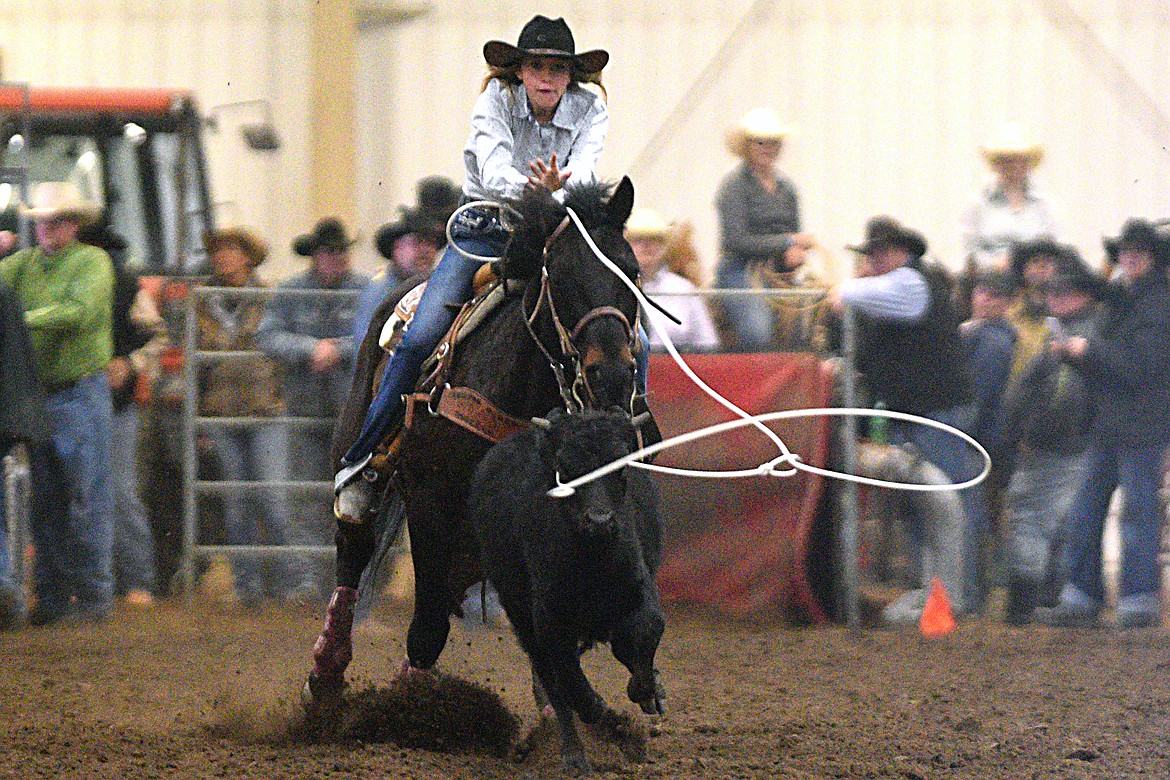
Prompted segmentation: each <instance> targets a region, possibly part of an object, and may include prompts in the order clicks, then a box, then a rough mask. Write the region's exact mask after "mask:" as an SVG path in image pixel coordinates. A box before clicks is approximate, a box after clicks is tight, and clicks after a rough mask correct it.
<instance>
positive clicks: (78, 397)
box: [29, 373, 114, 621]
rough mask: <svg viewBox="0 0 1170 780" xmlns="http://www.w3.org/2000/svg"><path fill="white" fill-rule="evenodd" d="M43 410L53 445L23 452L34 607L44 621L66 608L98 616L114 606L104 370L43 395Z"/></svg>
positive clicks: (107, 397)
mask: <svg viewBox="0 0 1170 780" xmlns="http://www.w3.org/2000/svg"><path fill="white" fill-rule="evenodd" d="M45 411H46V413H47V414H48V416H49V419H51V420H52V421H53V430H54V433H53V442H52V444H47V445H39V446H34V447H31V448H30V452H29V460H30V466H31V470H32V517H31V529H30V530H31V532H32V540H33V546H34V548H35V549H36V559H35V563H34V565H33V593H34V594H35V596H36V600H37V612H38V613H40V615H41V616H42V618H43V619H45V620H47V621H52V620H55V619H58V618H60V617H63V616H65V615H67V614H68V613H70V612H72V611H74V610H76V611H77V612H79V613H81V614H82V615H86V616H91V617H101V616H104V615H105V614H106V613H108V612H109V611H110V609H111V608H112V607H113V603H114V576H113V551H114V521H113V515H112V512H111V495H112V494H111V492H110V429H111V417H112V415H113V409H112V408H111V405H110V385H109V382H108V381H107V379H106V375H105V373H99V374H94V375H93V376H90V377H87V378H85V379H82V380H81V381H80V382H78V383H77V384H76V385H74V386H73V387H71V388H68V389H66V390H62V391H60V392H57V393H52V394H50V395H49V397H48V399H47V401H46V404H45ZM74 599H76V604H74V603H72V602H73V600H74Z"/></svg>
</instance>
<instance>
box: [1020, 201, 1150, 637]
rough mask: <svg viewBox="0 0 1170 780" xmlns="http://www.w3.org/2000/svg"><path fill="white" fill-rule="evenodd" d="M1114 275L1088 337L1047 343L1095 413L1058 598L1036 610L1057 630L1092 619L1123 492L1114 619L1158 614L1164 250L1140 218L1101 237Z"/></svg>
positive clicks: (1146, 621)
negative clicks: (1107, 531)
mask: <svg viewBox="0 0 1170 780" xmlns="http://www.w3.org/2000/svg"><path fill="white" fill-rule="evenodd" d="M1105 248H1106V251H1107V252H1108V253H1109V254H1110V255H1111V256H1113V257H1115V258H1116V263H1117V267H1118V270H1119V279H1118V281H1117V283H1116V286H1115V288H1114V289H1113V290H1111V293H1110V295H1109V298H1108V300H1107V301H1106V309H1105V316H1104V320H1103V322H1102V324H1101V327H1100V329H1099V330H1098V331H1097V333H1096V334H1091V335H1090V336H1089V337H1085V336H1068V337H1066V338H1062V339H1058V340H1054V341H1053V350H1054V351H1055V352H1056V353H1057V354H1058V355H1059V356H1060V358H1061V359H1062V360H1065V361H1068V362H1069V363H1070V364H1071V365H1072V366H1073V367H1074V368H1076V369H1077V370H1078V371H1080V373H1081V375H1082V376H1083V377H1084V380H1085V384H1086V386H1087V387H1088V389H1089V394H1090V395H1091V397H1092V400H1093V404H1094V408H1095V411H1096V416H1095V418H1094V421H1093V428H1092V433H1091V436H1090V442H1089V448H1088V453H1087V458H1086V460H1087V466H1086V476H1085V481H1084V484H1083V485H1082V487H1081V489H1080V492H1078V493H1077V496H1076V499H1075V500H1074V501H1073V505H1072V508H1071V509H1070V510H1069V515H1068V546H1067V548H1066V551H1065V558H1064V561H1065V565H1066V567H1067V576H1068V581H1067V582H1066V583H1065V585H1064V587H1063V588H1062V589H1061V592H1060V603H1059V604H1057V605H1056V606H1055V607H1053V608H1052V609H1051V610H1045V611H1044V612H1042V613H1041V614H1040V617H1041V619H1042V620H1043V621H1044V622H1046V623H1049V624H1051V625H1057V626H1070V627H1071V626H1089V625H1094V624H1096V623H1097V621H1098V617H1099V613H1100V611H1101V609H1102V606H1103V604H1104V599H1105V589H1104V584H1103V583H1102V576H1101V547H1102V534H1103V531H1104V527H1105V518H1106V515H1107V514H1108V511H1109V503H1110V499H1111V498H1112V496H1113V492H1114V490H1115V489H1116V488H1117V487H1118V486H1120V487H1121V490H1122V493H1123V494H1124V499H1125V500H1124V502H1123V504H1122V510H1121V516H1120V524H1121V582H1120V584H1119V588H1118V591H1119V598H1118V601H1117V609H1116V611H1115V614H1114V620H1115V623H1116V625H1117V626H1118V627H1119V628H1136V627H1142V626H1150V625H1156V624H1157V623H1158V622H1159V620H1160V615H1161V599H1160V591H1161V569H1160V567H1159V565H1158V550H1159V548H1160V546H1161V541H1162V514H1161V512H1160V511H1159V507H1160V504H1159V500H1158V487H1159V485H1160V483H1161V477H1162V457H1163V454H1164V452H1165V449H1166V444H1167V442H1170V415H1167V414H1166V410H1167V409H1170V339H1167V338H1166V334H1167V333H1170V291H1168V290H1167V282H1166V267H1167V265H1168V263H1170V247H1168V246H1167V241H1166V239H1165V238H1163V237H1162V236H1160V235H1159V234H1158V232H1157V231H1156V229H1155V228H1154V226H1153V225H1152V224H1151V223H1149V222H1147V221H1146V220H1141V219H1133V220H1129V221H1128V222H1126V223H1125V225H1124V226H1123V228H1122V230H1121V234H1120V236H1119V237H1117V238H1115V239H1113V238H1111V239H1106V241H1105Z"/></svg>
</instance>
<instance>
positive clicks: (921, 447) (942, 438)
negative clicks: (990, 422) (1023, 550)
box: [890, 406, 987, 612]
mask: <svg viewBox="0 0 1170 780" xmlns="http://www.w3.org/2000/svg"><path fill="white" fill-rule="evenodd" d="M922 416H923V417H926V418H928V419H931V420H934V421H935V422H940V423H943V424H944V425H949V426H951V427H952V428H957V429H959V430H961V431H964V432H967V431H969V430H970V427H971V425H972V423H973V422H974V418H975V411H974V408H973V407H971V406H956V407H952V408H950V409H941V410H939V411H936V412H931V413H929V414H924V415H922ZM890 443H891V444H907V443H910V444H913V445H914V446H915V447H917V448H918V451H919V453H921V454H922V457H923V458H925V459H926V460H928V461H930V463H932V464H933V465H934V466H936V467H938V469H939V470H940V471H942V472H943V473H944V474H946V475H947V477H948V478H949V479H950V480H951V482H964V481H966V480H968V479H971V478H972V477H974V476H975V474H976V467H975V461H974V456H973V451H972V449H971V446H970V445H969V444H967V443H966V442H965V441H963V440H962V439H960V438H959V437H957V436H955V435H954V434H953V433H948V432H946V431H942V430H939V429H938V428H932V427H930V426H927V425H919V424H914V423H909V422H902V421H900V420H891V421H890ZM981 487H982V486H981V485H976V486H975V487H971V488H967V489H966V490H963V491H961V492H960V493H959V497H960V498H961V499H962V501H963V512H964V514H965V515H966V518H965V522H964V525H963V555H962V558H963V593H962V604H963V608H964V610H966V611H968V612H978V611H979V610H980V609H981V608H982V606H983V595H984V594H983V587H982V583H981V578H980V562H981V560H982V545H981V542H980V540H981V539H982V537H983V534H984V532H985V531H986V530H987V510H986V508H985V507H984V498H983V492H982V490H981V489H980V488H981ZM911 505H913V504H912V503H911ZM925 528H926V524H925V521H924V520H923V519H922V518H912V522H910V523H908V527H907V532H908V535H909V537H910V540H911V542H912V543H913V544H914V545H915V548H916V549H917V550H918V551H921V549H922V544H923V532H924V530H925Z"/></svg>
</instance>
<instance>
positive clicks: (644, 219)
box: [626, 208, 674, 241]
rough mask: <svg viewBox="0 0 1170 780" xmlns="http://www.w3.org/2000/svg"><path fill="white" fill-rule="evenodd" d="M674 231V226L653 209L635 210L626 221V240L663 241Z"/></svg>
mask: <svg viewBox="0 0 1170 780" xmlns="http://www.w3.org/2000/svg"><path fill="white" fill-rule="evenodd" d="M673 231H674V225H672V224H670V223H669V222H667V221H666V217H664V216H662V215H661V214H659V213H658V212H657V211H655V210H654V209H648V208H636V209H634V210H633V212H631V213H630V218H629V219H627V220H626V239H627V240H630V241H632V240H634V239H637V238H658V239H661V240H663V241H665V240H666V239H667V238H668V237H669V236H670V234H671V233H672V232H673Z"/></svg>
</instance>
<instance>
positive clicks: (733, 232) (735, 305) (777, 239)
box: [715, 108, 816, 351]
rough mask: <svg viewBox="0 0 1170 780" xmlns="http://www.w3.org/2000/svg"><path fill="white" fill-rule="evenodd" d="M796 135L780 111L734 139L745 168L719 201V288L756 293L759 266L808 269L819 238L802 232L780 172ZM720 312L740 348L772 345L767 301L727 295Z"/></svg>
mask: <svg viewBox="0 0 1170 780" xmlns="http://www.w3.org/2000/svg"><path fill="white" fill-rule="evenodd" d="M789 132H790V130H789V128H788V127H786V126H784V125H783V124H782V123H781V122H780V116H779V114H777V113H776V111H775V110H774V109H771V108H753V109H752V110H750V111H748V112H747V113H746V114H744V116H743V118H742V119H741V120H740V122H739V124H738V125H736V126H735V127H733V128H732V129H731V130H730V131H729V132H728V134H727V148H728V149H729V150H730V151H731V153H732V154H734V155H735V156H736V157H739V158H740V159H742V160H743V163H742V164H741V165H740V166H739V167H737V168H736V169H735V170H734V171H732V172H731V173H729V174H728V175H727V176H726V177H725V178H724V179H723V182H722V183H721V184H720V185H719V192H718V194H717V195H716V198H715V207H716V209H717V211H718V213H719V245H720V251H721V252H722V259H721V260H720V262H719V268H718V270H717V273H716V276H715V286H716V287H719V288H722V289H732V290H735V289H746V288H751V287H753V286H756V285H754V284H753V279H754V276H755V272H756V270H757V269H758V268H760V267H769V268H771V269H773V270H775V271H779V272H787V271H792V270H794V269H796V268H799V267H800V266H802V265H803V264H804V262H805V253H806V252H807V251H808V250H809V249H811V248H813V247H814V246H815V245H816V240H815V239H814V238H813V236H812V235H810V234H808V233H805V232H802V231H801V222H800V199H799V197H798V195H797V192H796V186H795V185H794V184H793V183H792V181H791V180H790V179H789V178H788V177H787V176H785V175H784V174H782V173H780V171H779V170H778V168H777V161H778V160H779V159H780V150H781V149H782V147H783V143H784V139H785V138H786V137H787V136H788V134H789ZM720 309H721V310H722V311H723V312H724V314H725V316H726V318H727V320H728V325H729V329H730V331H731V334H730V335H732V336H733V337H734V338H735V340H736V344H735V347H736V348H737V349H739V350H741V351H753V350H760V349H766V348H767V347H769V346H770V345H771V344H772V338H773V333H772V309H771V306H770V305H769V303H768V301H766V300H763V299H762V298H749V297H741V296H737V297H731V296H728V297H726V298H725V299H723V300H722V301H721V303H720Z"/></svg>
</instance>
